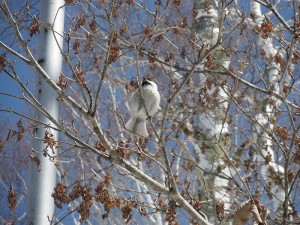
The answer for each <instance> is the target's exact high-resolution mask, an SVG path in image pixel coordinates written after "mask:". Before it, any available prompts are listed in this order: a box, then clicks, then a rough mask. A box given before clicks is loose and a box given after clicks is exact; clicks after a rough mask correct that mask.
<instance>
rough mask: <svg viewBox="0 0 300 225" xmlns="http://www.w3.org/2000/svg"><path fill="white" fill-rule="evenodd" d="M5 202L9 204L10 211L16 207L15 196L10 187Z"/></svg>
mask: <svg viewBox="0 0 300 225" xmlns="http://www.w3.org/2000/svg"><path fill="white" fill-rule="evenodd" d="M7 201H8V204H9V208H10V209H11V210H14V209H15V208H16V206H17V194H16V193H15V192H14V190H13V188H12V187H10V188H9V190H8V195H7Z"/></svg>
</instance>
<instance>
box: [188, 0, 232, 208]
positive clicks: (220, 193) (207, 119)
mask: <svg viewBox="0 0 300 225" xmlns="http://www.w3.org/2000/svg"><path fill="white" fill-rule="evenodd" d="M210 6H211V9H210V10H209V13H208V12H207V11H205V10H204V7H205V1H203V0H195V10H196V12H197V16H196V17H195V30H196V32H197V35H199V36H200V37H201V40H204V41H206V42H207V43H208V44H209V46H210V47H212V46H214V45H215V44H216V43H217V40H218V35H219V32H220V30H219V12H218V1H211V5H210ZM204 41H203V42H204ZM203 44H205V42H204V43H203ZM219 50H221V46H220V47H217V50H216V51H218V52H221V51H219ZM218 52H214V53H213V54H214V56H215V57H216V61H218V62H217V63H220V64H221V65H222V66H224V67H225V68H228V67H229V61H228V59H226V58H224V56H223V55H222V54H221V53H218ZM214 75H215V76H218V74H217V73H215V74H214ZM216 79H217V80H221V79H222V78H221V77H220V78H216ZM201 80H203V81H205V80H206V77H205V76H203V75H202V76H201ZM216 91H218V93H219V94H218V95H217V97H216V98H217V99H215V101H217V102H218V107H216V108H215V109H212V110H209V113H203V114H201V115H200V118H199V123H200V125H199V126H198V128H197V134H196V135H195V138H196V139H197V141H198V146H195V149H194V150H195V153H196V161H197V163H198V164H199V166H201V167H202V168H204V169H206V170H208V171H211V170H213V171H215V172H216V170H217V169H216V168H217V167H218V168H221V170H220V171H218V172H220V173H223V174H224V175H227V176H229V177H231V176H232V174H231V173H230V170H229V169H228V168H225V166H224V163H223V161H222V160H221V157H222V156H224V154H223V152H222V150H221V149H220V147H219V146H218V144H216V142H217V140H220V141H221V143H220V144H221V145H223V144H224V143H225V142H224V141H225V138H226V135H227V134H228V124H227V123H226V122H225V123H224V119H225V117H226V112H227V108H228V103H227V102H226V101H225V99H226V98H228V97H227V94H226V93H225V92H224V90H222V89H221V88H220V87H218V86H213V87H212V88H211V89H210V90H209V92H208V94H211V95H213V93H214V92H216ZM223 142H224V143H223ZM223 146H224V147H225V144H224V145H223ZM203 151H205V154H203V153H202V152H203ZM206 180H207V182H208V186H209V188H213V189H214V190H212V191H213V192H214V197H215V199H216V201H222V202H224V203H225V208H226V209H229V208H230V199H231V198H230V196H229V195H228V193H227V191H226V189H225V187H226V186H227V184H228V180H227V179H224V178H221V177H214V178H213V177H206ZM201 191H203V188H202V189H201Z"/></svg>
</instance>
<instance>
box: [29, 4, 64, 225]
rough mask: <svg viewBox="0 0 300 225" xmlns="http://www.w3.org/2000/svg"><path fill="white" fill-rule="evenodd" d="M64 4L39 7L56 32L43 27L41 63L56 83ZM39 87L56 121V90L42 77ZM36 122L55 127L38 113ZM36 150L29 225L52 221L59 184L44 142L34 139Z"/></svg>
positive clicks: (41, 131) (38, 92) (42, 132)
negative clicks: (57, 184)
mask: <svg viewBox="0 0 300 225" xmlns="http://www.w3.org/2000/svg"><path fill="white" fill-rule="evenodd" d="M63 5H64V0H42V1H41V5H40V7H41V10H40V20H41V21H42V22H43V23H45V24H46V25H49V26H53V30H54V31H55V32H53V31H52V30H50V29H47V28H45V27H43V26H41V27H40V33H39V46H38V57H39V58H38V60H39V63H40V65H41V66H42V67H43V69H44V70H45V71H46V72H47V73H48V74H49V76H50V77H51V78H52V79H53V80H54V81H55V82H56V81H57V80H58V77H59V74H60V72H61V66H62V56H61V53H60V49H59V47H58V44H59V45H60V47H61V48H62V44H63V39H62V37H61V36H60V35H62V34H63V29H64V8H60V9H59V7H61V6H63ZM55 17H56V19H55ZM54 20H55V23H54ZM59 34H60V35H59ZM54 35H55V38H54ZM55 39H56V40H55ZM36 88H37V90H36V97H37V99H38V100H39V102H40V103H41V104H42V105H43V107H44V108H45V109H46V110H47V111H48V113H49V114H50V115H51V116H52V117H53V118H54V119H57V118H58V108H59V107H58V102H57V100H56V98H57V94H56V93H55V91H54V90H53V89H52V88H51V87H50V86H49V85H48V84H47V83H46V82H45V81H44V80H43V79H42V78H41V77H39V78H37V80H36ZM37 119H38V120H39V121H41V122H43V123H45V124H50V125H52V126H53V124H52V123H51V122H50V120H49V119H47V118H46V117H45V116H43V115H42V114H41V113H38V114H37ZM51 133H52V134H53V135H54V139H55V140H57V138H58V132H56V131H54V130H51ZM44 135H45V128H44V127H42V126H39V128H38V129H37V137H38V138H41V139H43V138H44ZM33 148H34V150H35V151H36V152H35V153H34V154H35V155H36V156H37V157H38V158H39V159H40V161H41V164H40V167H39V168H38V167H37V165H36V164H35V163H34V162H31V165H30V174H29V182H30V183H29V193H28V199H29V200H28V208H27V224H33V225H41V224H43V225H44V224H49V223H50V222H49V220H48V217H49V219H50V220H51V218H52V217H53V214H54V200H53V198H52V196H51V193H53V191H54V186H55V183H56V167H55V165H54V162H52V161H50V159H49V157H45V156H43V150H44V149H45V148H46V145H45V143H43V142H42V141H40V140H35V141H34V143H33ZM48 153H49V154H50V155H55V154H56V153H55V152H52V150H51V149H48Z"/></svg>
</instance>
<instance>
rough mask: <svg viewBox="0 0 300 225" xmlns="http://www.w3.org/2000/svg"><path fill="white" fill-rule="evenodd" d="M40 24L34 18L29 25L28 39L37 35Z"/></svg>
mask: <svg viewBox="0 0 300 225" xmlns="http://www.w3.org/2000/svg"><path fill="white" fill-rule="evenodd" d="M41 24H42V23H41V22H40V21H39V20H38V19H36V18H34V20H33V21H32V23H31V24H30V27H29V32H30V33H29V35H30V37H32V36H33V35H35V34H36V33H38V32H39V31H40V26H41Z"/></svg>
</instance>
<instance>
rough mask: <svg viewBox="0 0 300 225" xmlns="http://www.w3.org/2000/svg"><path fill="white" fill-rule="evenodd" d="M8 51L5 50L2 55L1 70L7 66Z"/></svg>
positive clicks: (0, 57)
mask: <svg viewBox="0 0 300 225" xmlns="http://www.w3.org/2000/svg"><path fill="white" fill-rule="evenodd" d="M5 56H6V52H3V53H2V54H1V55H0V70H2V69H4V68H5V67H6V58H5Z"/></svg>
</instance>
